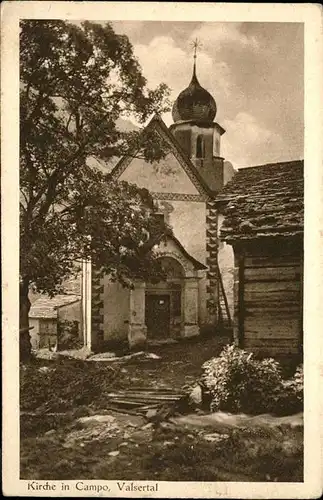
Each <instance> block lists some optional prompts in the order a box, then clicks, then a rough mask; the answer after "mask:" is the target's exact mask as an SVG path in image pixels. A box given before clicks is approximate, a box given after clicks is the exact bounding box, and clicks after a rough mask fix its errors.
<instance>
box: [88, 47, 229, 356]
mask: <svg viewBox="0 0 323 500" xmlns="http://www.w3.org/2000/svg"><path fill="white" fill-rule="evenodd" d="M216 113H217V106H216V102H215V100H214V98H213V96H212V95H211V94H210V93H209V92H208V91H207V90H206V89H204V88H203V87H202V86H201V84H200V82H199V80H198V77H197V72H196V56H195V58H194V65H193V74H192V78H191V81H190V83H189V85H188V87H187V88H186V89H184V90H183V91H182V92H181V93H180V94H179V95H178V97H177V99H176V100H175V102H174V105H173V109H172V117H173V121H174V123H173V124H172V125H171V126H170V127H169V128H168V127H167V126H166V124H165V123H164V122H163V120H162V118H161V117H160V116H159V115H157V114H156V115H155V116H153V118H152V119H151V121H150V122H149V123H148V125H147V128H148V129H149V130H150V131H153V132H154V133H157V134H158V135H159V136H160V138H161V139H162V141H163V143H164V144H165V145H166V150H167V154H166V156H165V157H164V159H163V160H161V161H159V162H158V163H157V162H156V163H155V164H154V163H152V164H151V163H148V162H145V161H144V160H143V159H138V158H133V157H123V158H121V159H120V160H119V161H118V163H117V165H116V166H115V167H114V168H113V170H112V176H113V177H114V178H115V179H116V180H122V181H128V182H130V183H135V184H137V185H138V186H139V187H142V188H146V189H148V190H149V191H150V193H151V194H152V196H153V198H154V200H155V203H156V204H157V208H158V216H159V217H161V218H163V219H164V220H165V222H166V223H167V224H168V225H169V226H170V227H171V228H172V235H171V236H167V237H164V238H162V240H161V241H159V242H156V244H155V246H154V251H155V252H157V254H158V258H160V259H161V264H162V267H163V269H164V271H165V274H166V276H167V278H166V280H165V281H164V282H159V283H157V284H151V283H144V282H136V283H135V286H134V289H133V290H128V289H125V288H123V287H122V285H120V284H118V283H111V282H110V281H109V277H108V276H102V275H101V274H100V273H99V272H97V271H95V270H94V269H91V266H90V264H89V263H85V264H84V268H83V273H82V274H83V282H82V297H83V301H82V302H83V318H84V321H83V324H84V341H85V344H86V345H88V346H89V347H91V348H95V346H100V345H103V344H106V343H108V342H109V341H113V342H115V341H125V340H128V342H129V346H130V347H135V346H139V345H141V344H144V343H146V342H147V341H148V342H149V341H151V340H167V339H179V338H188V337H192V336H197V335H200V334H201V333H203V332H207V331H210V330H211V329H213V330H214V327H215V326H216V325H217V324H218V322H219V321H220V320H222V321H226V322H228V323H229V326H230V321H231V315H232V311H233V253H232V249H231V247H230V246H229V245H226V244H225V243H221V245H220V247H219V245H218V232H219V227H218V226H219V225H218V213H217V209H216V206H215V198H216V195H217V193H219V191H221V189H222V188H223V187H224V185H225V184H226V183H227V182H228V181H229V180H230V179H231V178H232V176H233V175H234V169H233V167H232V165H231V164H230V163H228V162H225V161H224V158H223V157H222V156H221V136H222V135H223V134H224V133H225V130H224V129H223V127H221V125H220V124H219V123H217V121H216ZM219 262H220V263H221V266H222V268H223V272H222V275H221V276H220V269H219Z"/></svg>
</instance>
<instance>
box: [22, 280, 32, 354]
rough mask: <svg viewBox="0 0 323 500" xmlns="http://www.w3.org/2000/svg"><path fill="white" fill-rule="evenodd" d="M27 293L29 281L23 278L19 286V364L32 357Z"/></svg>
mask: <svg viewBox="0 0 323 500" xmlns="http://www.w3.org/2000/svg"><path fill="white" fill-rule="evenodd" d="M28 292H29V280H28V279H27V278H24V279H23V280H22V282H21V283H20V285H19V352H20V361H21V362H26V361H30V359H31V357H32V356H31V342H30V335H29V317H28V316H29V310H30V306H31V304H30V300H29V297H28Z"/></svg>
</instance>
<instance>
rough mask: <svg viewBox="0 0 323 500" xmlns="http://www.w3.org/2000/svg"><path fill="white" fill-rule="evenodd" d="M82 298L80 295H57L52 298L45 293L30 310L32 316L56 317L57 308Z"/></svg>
mask: <svg viewBox="0 0 323 500" xmlns="http://www.w3.org/2000/svg"><path fill="white" fill-rule="evenodd" d="M80 299H81V297H80V296H79V295H56V296H55V297H53V298H52V299H51V298H50V297H48V295H44V296H43V297H40V298H39V299H37V300H35V302H34V303H33V305H32V306H31V308H30V311H29V317H30V318H43V319H55V318H57V309H58V308H59V307H63V306H66V305H69V304H73V303H74V302H77V301H79V300H80Z"/></svg>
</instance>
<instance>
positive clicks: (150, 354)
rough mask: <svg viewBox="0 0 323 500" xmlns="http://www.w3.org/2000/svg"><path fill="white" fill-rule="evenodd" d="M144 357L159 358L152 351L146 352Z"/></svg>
mask: <svg viewBox="0 0 323 500" xmlns="http://www.w3.org/2000/svg"><path fill="white" fill-rule="evenodd" d="M145 358H147V359H161V357H160V356H157V354H154V353H153V352H146V353H145Z"/></svg>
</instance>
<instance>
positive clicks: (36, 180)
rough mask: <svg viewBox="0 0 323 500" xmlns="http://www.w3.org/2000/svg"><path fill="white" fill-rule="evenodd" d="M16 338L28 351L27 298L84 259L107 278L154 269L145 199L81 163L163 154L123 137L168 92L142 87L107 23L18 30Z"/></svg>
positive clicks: (148, 142)
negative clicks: (125, 123)
mask: <svg viewBox="0 0 323 500" xmlns="http://www.w3.org/2000/svg"><path fill="white" fill-rule="evenodd" d="M20 75H21V89H20V90H21V94H20V120H21V121H20V158H21V166H20V192H21V195H20V331H21V333H22V338H21V356H22V357H24V358H26V357H28V355H29V353H30V343H29V333H28V312H29V309H30V302H29V298H28V293H29V289H30V286H31V285H33V286H34V287H35V288H36V289H37V290H38V291H41V292H46V293H48V294H50V295H54V294H55V293H57V292H59V290H60V287H61V285H62V282H63V280H64V279H65V278H66V277H68V276H69V275H71V273H73V272H75V263H77V262H80V260H81V259H87V258H91V259H92V260H93V262H94V264H96V265H97V266H100V267H102V268H103V269H104V271H105V272H107V273H109V274H110V276H111V279H114V280H119V281H121V282H122V283H123V284H124V285H125V286H131V284H132V278H133V276H134V275H135V276H137V277H138V276H141V277H143V278H144V277H147V276H148V275H149V276H151V275H154V273H157V275H158V273H159V272H160V270H159V267H158V264H157V262H156V259H155V257H154V254H153V252H152V251H151V248H150V247H149V245H148V246H147V243H145V239H146V238H147V236H146V235H147V233H148V234H151V233H152V232H154V231H156V230H157V228H156V223H155V221H154V218H153V217H151V213H152V212H153V211H154V204H153V201H152V198H151V196H150V195H149V193H148V192H147V191H146V190H144V189H139V188H138V187H137V186H135V185H130V184H127V183H125V182H116V181H115V180H113V179H112V177H111V176H110V175H109V174H103V173H102V172H100V171H97V170H95V169H94V168H93V167H91V166H90V165H89V162H88V159H89V158H91V157H95V158H97V159H99V160H104V161H106V160H108V159H109V158H111V157H116V156H119V157H120V156H123V155H125V154H133V151H135V152H136V153H135V154H136V155H137V156H140V157H144V158H145V159H146V160H148V161H154V160H158V159H160V158H162V157H163V156H164V155H165V151H164V149H163V144H162V143H161V141H160V140H159V138H158V137H156V136H155V135H154V134H153V133H150V132H144V133H141V134H139V132H127V133H126V132H123V131H122V130H120V129H119V128H118V125H117V122H118V119H119V118H120V117H124V116H127V115H128V116H129V114H130V115H132V116H134V117H136V119H137V120H138V121H139V122H141V123H143V122H144V121H145V120H146V119H147V117H148V116H149V115H150V114H151V113H152V112H154V111H159V112H162V111H165V110H167V109H168V101H167V95H168V88H167V87H166V85H164V84H161V85H160V86H159V87H157V88H156V89H155V90H149V89H148V88H147V82H146V80H145V78H144V77H143V75H142V71H141V68H140V66H139V64H138V61H137V60H136V58H135V57H134V54H133V49H132V46H131V44H130V42H129V40H128V38H127V37H126V36H123V35H118V34H116V33H115V32H114V30H113V28H112V26H111V25H110V24H105V25H104V26H103V25H101V24H94V23H90V22H84V23H82V24H81V25H80V26H77V25H74V24H69V23H66V22H64V21H47V20H46V21H39V20H37V21H36V20H24V21H22V22H21V33H20Z"/></svg>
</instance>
